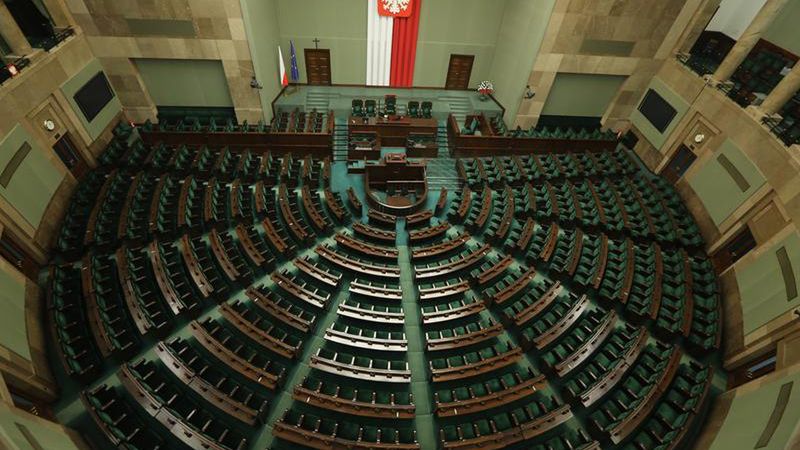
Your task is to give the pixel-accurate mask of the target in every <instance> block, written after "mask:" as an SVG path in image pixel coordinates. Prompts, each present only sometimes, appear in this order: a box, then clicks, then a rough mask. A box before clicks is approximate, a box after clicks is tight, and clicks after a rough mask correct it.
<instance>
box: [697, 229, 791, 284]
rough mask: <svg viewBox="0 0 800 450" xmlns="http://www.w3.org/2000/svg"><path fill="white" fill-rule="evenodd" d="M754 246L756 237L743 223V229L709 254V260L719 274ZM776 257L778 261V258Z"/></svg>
mask: <svg viewBox="0 0 800 450" xmlns="http://www.w3.org/2000/svg"><path fill="white" fill-rule="evenodd" d="M754 248H756V239H755V238H754V237H753V233H751V232H750V227H748V226H747V225H745V227H744V229H742V230H741V231H739V233H737V234H736V236H734V237H733V238H732V239H731V240H730V241H729V242H728V243H726V244H725V245H724V246H723V247H722V248H721V249H719V250H717V252H716V253H714V254H713V255H711V262H712V263H713V264H714V269H715V270H716V271H717V274H721V273H722V272H724V271H725V270H726V269H727V268H728V267H730V266H732V265H734V264H735V263H736V261H738V260H740V259H741V258H742V256H744V255H746V254H747V252H749V251H750V250H752V249H754ZM778 259H779V262H780V258H778Z"/></svg>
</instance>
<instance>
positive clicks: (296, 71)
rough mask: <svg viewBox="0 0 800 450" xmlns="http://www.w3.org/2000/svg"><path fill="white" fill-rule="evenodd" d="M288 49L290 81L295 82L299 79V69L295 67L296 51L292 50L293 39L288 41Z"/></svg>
mask: <svg viewBox="0 0 800 450" xmlns="http://www.w3.org/2000/svg"><path fill="white" fill-rule="evenodd" d="M289 51H290V52H291V54H292V56H291V57H292V67H291V69H290V71H291V75H292V82H294V83H296V82H297V80H299V79H300V70H299V69H298V68H297V53H296V52H295V51H294V41H289Z"/></svg>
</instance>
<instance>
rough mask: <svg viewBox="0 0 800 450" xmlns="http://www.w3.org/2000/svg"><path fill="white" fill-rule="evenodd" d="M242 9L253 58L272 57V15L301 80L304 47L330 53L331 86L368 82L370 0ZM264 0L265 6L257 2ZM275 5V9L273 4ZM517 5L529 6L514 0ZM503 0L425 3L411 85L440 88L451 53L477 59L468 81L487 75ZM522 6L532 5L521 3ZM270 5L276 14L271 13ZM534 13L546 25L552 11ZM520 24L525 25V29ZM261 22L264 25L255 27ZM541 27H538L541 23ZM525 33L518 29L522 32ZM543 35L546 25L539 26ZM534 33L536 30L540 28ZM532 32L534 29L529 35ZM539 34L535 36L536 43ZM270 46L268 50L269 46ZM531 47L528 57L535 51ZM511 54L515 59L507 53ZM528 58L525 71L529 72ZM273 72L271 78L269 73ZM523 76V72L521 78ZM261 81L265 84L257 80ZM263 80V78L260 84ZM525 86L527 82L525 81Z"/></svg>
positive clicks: (548, 0)
mask: <svg viewBox="0 0 800 450" xmlns="http://www.w3.org/2000/svg"><path fill="white" fill-rule="evenodd" d="M241 1H242V4H243V5H244V6H245V9H246V11H247V12H246V14H247V15H248V17H247V18H246V20H247V21H248V22H249V23H251V24H252V25H253V26H251V27H249V28H251V29H252V30H248V33H250V34H252V36H253V38H254V39H251V42H252V43H253V47H254V49H251V51H252V53H253V54H254V60H261V61H270V60H271V59H273V56H272V55H271V54H268V53H267V52H268V50H266V47H275V43H274V41H273V38H274V36H270V34H271V33H272V30H271V29H272V26H273V24H274V23H275V22H274V20H275V19H274V18H273V16H274V17H277V29H278V35H279V43H280V46H281V49H282V50H283V56H284V60H285V61H286V66H287V70H288V69H289V41H290V40H292V41H294V44H295V48H296V51H297V66H298V69H299V71H300V80H299V81H300V82H301V83H305V82H306V68H305V53H304V50H305V49H306V48H311V49H313V48H315V44H314V39H315V38H318V39H319V40H320V42H319V48H326V49H330V51H331V78H332V81H333V83H334V84H360V85H361V84H365V83H366V79H367V78H366V67H367V2H366V1H365V0H337V1H335V2H331V1H328V0H272V1H264V2H259V1H258V0H241ZM261 3H263V4H261ZM271 3H274V4H275V7H274V8H273V7H271V6H270V4H271ZM517 3H526V2H523V1H520V0H517ZM533 3H537V4H538V3H543V4H546V5H549V4H552V3H553V0H536V1H535V2H533ZM505 5H506V0H500V1H493V2H487V1H485V0H423V2H422V10H421V12H420V14H421V16H420V26H419V37H418V43H417V57H416V62H415V69H414V85H415V86H424V87H443V86H444V82H445V78H446V77H447V67H448V64H449V62H450V55H451V54H468V55H475V64H474V66H473V70H472V77H471V80H470V85H471V86H477V85H478V83H479V82H480V81H482V80H484V79H488V78H490V72H491V70H490V69H491V66H492V61H493V59H494V51H495V43H496V41H497V38H498V33H499V31H500V24H501V22H502V21H503V17H504V10H505ZM525 9H526V11H530V12H531V13H532V12H533V10H532V9H531V8H525ZM273 10H275V11H276V12H273ZM538 14H539V15H537V16H536V17H535V18H533V17H532V15H531V14H529V17H530V19H531V20H529V21H528V22H535V23H538V22H543V23H545V24H546V19H547V17H549V15H546V14H543V13H542V11H539V12H538ZM524 25H525V23H523V26H524ZM261 27H264V28H265V29H263V30H262V29H260V28H261ZM542 28H543V26H542ZM528 31H529V30H525V29H520V30H517V32H519V33H520V34H523V36H521V37H519V38H518V39H519V40H524V39H525V37H524V34H525V33H526V32H528ZM541 32H542V33H543V29H542V31H541ZM537 33H538V31H537ZM533 34H536V33H533ZM540 39H541V38H539V40H540ZM269 51H273V50H269ZM535 53H536V52H535V51H533V50H532V51H531V54H533V55H535ZM508 58H509V59H515V58H516V55H515V54H513V53H512V54H511V55H510V56H509V57H508ZM531 65H532V60H531V63H530V65H528V67H527V70H528V71H530V67H531ZM257 71H258V72H260V73H261V72H263V75H259V76H261V77H262V78H263V77H271V76H272V77H274V78H275V79H277V77H278V75H277V74H278V68H277V65H276V66H274V67H271V66H269V67H267V63H264V67H263V68H262V69H257ZM270 71H272V72H273V73H274V75H271V74H269V73H268V72H270ZM526 76H527V75H526ZM262 83H264V82H263V81H262ZM265 85H266V83H265ZM523 88H524V86H523Z"/></svg>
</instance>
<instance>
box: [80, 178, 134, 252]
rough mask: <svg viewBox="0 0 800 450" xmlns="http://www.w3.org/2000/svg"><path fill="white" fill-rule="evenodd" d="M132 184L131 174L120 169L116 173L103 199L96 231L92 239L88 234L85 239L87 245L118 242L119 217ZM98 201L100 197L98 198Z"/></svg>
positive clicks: (106, 246) (103, 245) (111, 244)
mask: <svg viewBox="0 0 800 450" xmlns="http://www.w3.org/2000/svg"><path fill="white" fill-rule="evenodd" d="M130 186H131V176H130V174H129V173H127V172H125V171H120V172H117V173H116V174H115V175H114V178H113V180H112V181H111V185H110V186H109V189H108V190H107V191H106V195H105V198H103V199H102V201H103V203H102V205H101V207H100V212H99V213H98V215H97V220H96V221H95V222H94V230H93V231H94V233H92V234H91V239H88V238H89V236H87V239H85V240H84V244H85V245H87V246H88V245H97V246H99V247H102V248H108V247H111V246H113V245H114V244H116V242H117V227H118V225H119V218H120V215H121V214H122V213H123V211H122V208H123V206H124V203H125V199H126V198H127V195H128V189H129V188H130ZM97 201H100V199H99V198H98V199H97ZM90 225H91V224H90Z"/></svg>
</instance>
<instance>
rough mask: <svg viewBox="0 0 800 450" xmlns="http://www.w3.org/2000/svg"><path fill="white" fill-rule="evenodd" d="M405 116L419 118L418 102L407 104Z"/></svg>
mask: <svg viewBox="0 0 800 450" xmlns="http://www.w3.org/2000/svg"><path fill="white" fill-rule="evenodd" d="M407 115H408V116H409V117H419V102H417V101H410V102H408V110H407Z"/></svg>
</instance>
